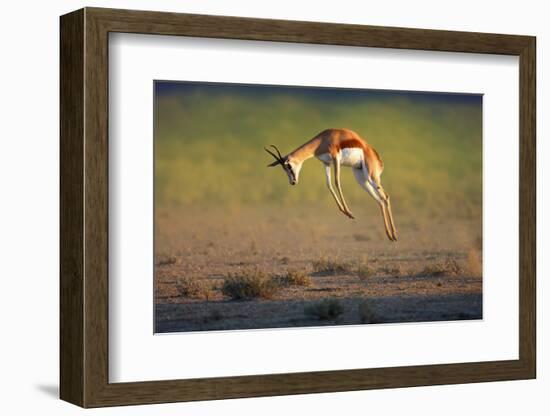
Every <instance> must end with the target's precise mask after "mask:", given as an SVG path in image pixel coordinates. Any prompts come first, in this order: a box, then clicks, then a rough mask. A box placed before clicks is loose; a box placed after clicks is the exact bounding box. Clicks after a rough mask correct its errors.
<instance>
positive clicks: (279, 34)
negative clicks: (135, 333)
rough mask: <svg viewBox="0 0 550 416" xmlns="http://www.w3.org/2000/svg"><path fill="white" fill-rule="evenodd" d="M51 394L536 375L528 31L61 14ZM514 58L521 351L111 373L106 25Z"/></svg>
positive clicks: (119, 399) (186, 394)
mask: <svg viewBox="0 0 550 416" xmlns="http://www.w3.org/2000/svg"><path fill="white" fill-rule="evenodd" d="M60 29H61V45H60V46H61V51H60V52H61V61H60V64H61V92H60V101H61V121H60V123H61V127H60V130H61V158H60V159H61V179H60V180H61V182H60V186H61V201H60V204H61V215H60V217H61V218H60V220H61V231H60V232H61V247H60V253H61V255H60V261H61V268H60V278H61V284H60V297H61V301H60V361H61V363H60V380H61V382H60V383H61V385H60V396H61V399H63V400H66V401H68V402H71V403H74V404H76V405H79V406H82V407H100V406H114V405H130V404H145V403H163V402H178V401H191V400H213V399H226V398H238V397H257V396H271V395H287V394H303V393H321V392H338V391H351V390H363V389H379V388H396V387H408V386H423V385H439V384H453V383H473V382H486V381H498V380H517V379H529V378H535V375H536V334H535V310H536V307H535V260H536V259H535V252H536V234H535V232H536V228H535V224H536V223H535V221H536V207H535V202H536V191H535V171H536V169H535V155H536V153H535V127H536V126H535V105H536V97H535V49H536V47H535V38H534V37H530V36H516V35H500V34H486V33H468V32H451V31H439V30H421V29H403V28H390V27H375V26H360V25H343V24H327V23H313V22H296V21H283V20H264V19H252V18H239V17H222V16H206V15H189V14H176V13H161V12H147V11H129V10H113V9H100V8H85V9H81V10H78V11H75V12H72V13H69V14H67V15H64V16H62V17H61V20H60ZM110 32H126V33H141V34H155V35H174V36H192V37H206V38H226V39H246V40H261V41H278V42H298V43H312V44H330V45H347V46H359V47H360V46H368V47H381V48H382V47H383V48H398V49H416V50H431V51H449V52H468V53H483V54H503V55H515V56H519V67H520V80H519V85H520V92H519V97H520V99H519V102H520V108H519V114H520V116H519V119H520V131H519V135H520V143H519V154H520V181H519V183H520V186H519V195H520V224H519V227H520V228H519V233H520V244H519V247H520V253H519V259H520V270H519V359H518V360H506V361H491V362H471V363H457V364H444V365H418V366H406V367H391V368H366V369H355V370H339V371H323V372H308V373H288V374H266V375H253V376H237V377H220V378H205V379H181V380H169V381H146V382H132V383H109V379H108V360H109V355H108V286H109V285H108V282H109V280H108V279H109V276H108V222H109V217H108V140H109V139H108V65H109V62H108V34H109V33H110Z"/></svg>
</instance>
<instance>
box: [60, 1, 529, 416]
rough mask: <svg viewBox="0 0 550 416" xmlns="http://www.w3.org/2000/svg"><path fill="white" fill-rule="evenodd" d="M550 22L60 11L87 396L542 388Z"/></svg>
mask: <svg viewBox="0 0 550 416" xmlns="http://www.w3.org/2000/svg"><path fill="white" fill-rule="evenodd" d="M535 106H536V97H535V38H534V37H530V36H518V35H500V34H485V33H467V32H451V31H435V30H421V29H403V28H389V27H374V26H360V25H341V24H327V23H314V22H295V21H280V20H266V19H250V18H239V17H225V16H204V15H188V14H175V13H159V12H146V11H128V10H112V9H98V8H85V9H82V10H78V11H75V12H72V13H70V14H67V15H65V16H62V17H61V305H60V322H61V334H60V337H61V351H60V358H61V368H60V371H61V388H60V395H61V398H62V399H63V400H66V401H69V402H71V403H75V404H77V405H80V406H83V407H100V406H111V405H125V404H145V403H162V402H175V401H190V400H211V399H223V398H236V397H256V396H267V395H285V394H301V393H317V392H335V391H349V390H361V389H375V388H395V387H408V386H420V385H435V384H453V383H470V382H482V381H498V380H514V379H528V378H534V377H535V374H536V359H535V358H536V347H535V344H536V334H535V241H536V239H535V216H536V215H535V214H536V213H535V197H536V195H535V156H536V155H535Z"/></svg>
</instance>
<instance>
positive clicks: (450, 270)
mask: <svg viewBox="0 0 550 416" xmlns="http://www.w3.org/2000/svg"><path fill="white" fill-rule="evenodd" d="M368 202H369V204H367V203H365V205H364V206H357V207H356V209H355V210H354V214H355V216H356V219H355V220H350V219H348V218H346V217H344V216H343V215H341V214H340V213H339V212H338V211H337V210H336V209H335V208H334V209H333V210H331V209H328V208H318V207H315V206H314V205H313V206H300V207H288V206H286V207H250V208H242V207H241V208H239V207H234V208H231V207H224V208H223V209H222V208H189V207H186V208H173V209H170V210H161V211H158V212H157V213H156V222H155V332H157V333H158V332H187V331H205V330H233V329H257V328H284V327H310V326H323V325H346V324H349V325H357V324H379V323H396V322H426V321H449V320H469V319H481V318H482V276H481V274H482V273H481V270H482V267H481V221H480V220H479V219H473V218H468V217H465V218H459V217H453V218H437V217H431V216H429V215H424V216H420V215H418V216H414V217H412V216H409V217H405V216H403V215H401V216H399V215H396V223H397V224H396V225H397V227H398V233H399V241H398V242H397V243H392V242H390V241H388V240H387V238H386V237H385V234H384V231H383V225H382V221H381V217H380V214H379V212H378V210H377V208H376V206H375V204H374V203H373V202H372V201H368ZM371 205H372V206H371ZM352 208H353V207H352ZM289 272H290V273H297V274H298V275H300V276H305V278H306V280H307V282H306V283H305V284H303V285H301V284H290V285H281V286H279V287H277V289H276V290H274V291H273V293H270V295H269V296H267V297H265V298H264V297H255V298H252V299H247V300H235V299H233V298H232V297H231V296H228V295H227V293H224V291H223V287H224V282H225V280H226V279H228V277H231V276H237V277H238V276H240V275H243V274H244V275H255V274H259V275H262V276H267V277H268V278H269V279H274V281H277V279H281V278H284V277H285V276H286V275H287V274H288V273H289ZM182 281H184V282H187V283H188V282H192V283H193V284H194V283H196V284H197V286H198V287H199V288H200V289H201V290H199V291H196V293H188V292H186V291H185V290H184V289H185V288H182ZM329 301H330V302H333V304H336V306H337V307H336V309H337V312H336V313H334V314H328V316H326V315H324V314H323V313H317V314H316V313H311V312H308V311H311V310H312V308H313V309H315V308H316V307H317V306H319V305H320V304H321V303H322V302H329Z"/></svg>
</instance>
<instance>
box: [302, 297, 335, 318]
mask: <svg viewBox="0 0 550 416" xmlns="http://www.w3.org/2000/svg"><path fill="white" fill-rule="evenodd" d="M304 313H305V314H306V315H307V316H310V317H312V318H316V319H319V320H320V321H330V320H334V319H336V318H338V317H339V316H340V315H342V313H344V307H343V306H342V304H341V303H340V301H339V300H338V299H323V300H321V301H319V302H316V303H313V304H311V305H307V306H306V307H305V308H304Z"/></svg>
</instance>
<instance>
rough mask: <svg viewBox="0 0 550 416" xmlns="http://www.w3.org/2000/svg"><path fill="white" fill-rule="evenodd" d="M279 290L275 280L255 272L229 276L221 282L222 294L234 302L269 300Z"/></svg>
mask: <svg viewBox="0 0 550 416" xmlns="http://www.w3.org/2000/svg"><path fill="white" fill-rule="evenodd" d="M279 288H280V285H279V284H278V282H277V281H276V280H275V279H272V278H270V277H269V276H267V274H265V273H263V272H261V271H258V270H255V271H246V272H243V273H241V274H230V275H229V276H228V277H227V278H226V279H225V280H224V282H223V286H222V293H223V294H224V295H226V296H229V297H230V298H231V299H235V300H241V299H243V300H247V299H254V298H264V299H270V298H272V297H273V295H274V294H275V293H276V292H277V291H278V290H279Z"/></svg>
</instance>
